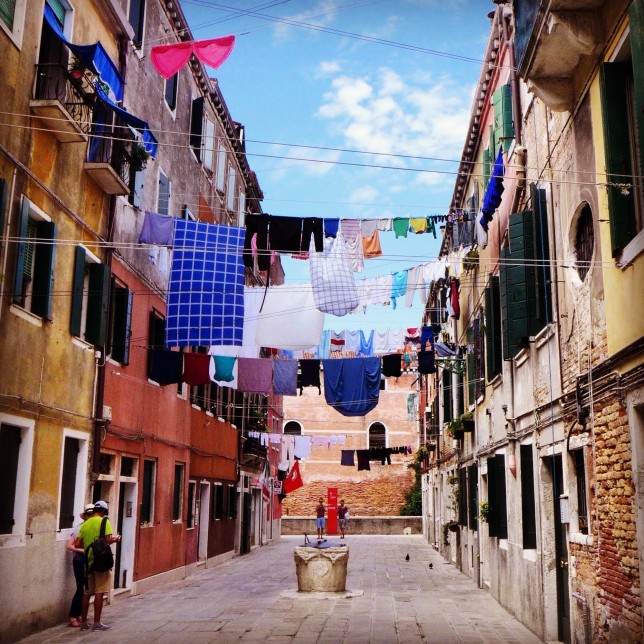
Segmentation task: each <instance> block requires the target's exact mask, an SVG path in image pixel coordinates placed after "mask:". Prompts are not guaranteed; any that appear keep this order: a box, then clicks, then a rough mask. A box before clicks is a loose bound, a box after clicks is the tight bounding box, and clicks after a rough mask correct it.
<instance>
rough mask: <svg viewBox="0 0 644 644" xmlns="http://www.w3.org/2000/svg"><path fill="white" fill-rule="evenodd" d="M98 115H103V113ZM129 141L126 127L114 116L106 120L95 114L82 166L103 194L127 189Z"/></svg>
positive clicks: (129, 134) (123, 191) (128, 183)
mask: <svg viewBox="0 0 644 644" xmlns="http://www.w3.org/2000/svg"><path fill="white" fill-rule="evenodd" d="M102 116H103V117H105V116H106V113H103V114H102ZM109 118H111V115H109ZM133 144H134V141H133V139H132V135H131V132H130V130H129V128H128V127H126V126H123V125H121V124H120V122H118V120H117V122H115V123H114V124H109V123H108V122H101V119H96V118H95V122H94V124H93V125H92V132H91V135H90V142H89V147H88V154H87V161H86V162H85V166H84V168H85V171H86V172H87V174H89V175H90V177H92V179H93V180H94V181H95V182H96V183H97V184H98V185H99V187H100V188H101V189H102V190H103V192H105V193H106V194H108V195H127V194H129V193H130V188H129V186H130V169H131V164H132V156H131V149H132V145H133Z"/></svg>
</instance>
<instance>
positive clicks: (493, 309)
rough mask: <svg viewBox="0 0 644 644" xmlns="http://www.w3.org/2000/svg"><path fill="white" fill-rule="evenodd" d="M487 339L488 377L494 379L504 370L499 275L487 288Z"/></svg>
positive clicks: (494, 276)
mask: <svg viewBox="0 0 644 644" xmlns="http://www.w3.org/2000/svg"><path fill="white" fill-rule="evenodd" d="M485 341H486V343H487V351H486V352H485V356H486V365H487V379H488V380H492V379H493V378H494V377H495V376H496V375H498V374H499V373H501V371H502V370H503V367H502V361H503V353H502V349H501V300H500V288H499V277H498V275H492V276H491V277H490V285H489V286H488V287H487V288H486V289H485Z"/></svg>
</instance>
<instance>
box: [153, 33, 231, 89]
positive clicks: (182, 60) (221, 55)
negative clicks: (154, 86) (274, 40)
mask: <svg viewBox="0 0 644 644" xmlns="http://www.w3.org/2000/svg"><path fill="white" fill-rule="evenodd" d="M234 46H235V36H222V37H221V38H210V39H209V40H196V41H192V40H191V41H186V42H180V43H172V44H170V45H157V46H156V47H152V49H151V50H150V58H151V60H152V64H153V65H154V68H155V69H156V70H157V71H158V72H159V74H161V76H163V78H165V79H166V80H168V79H169V78H170V77H172V76H174V75H175V74H176V73H177V72H178V71H179V70H180V69H181V68H182V67H183V66H184V65H185V64H186V63H187V62H188V60H189V59H190V56H191V55H192V54H194V55H195V56H196V57H197V58H198V59H199V60H200V61H201V62H203V63H205V64H206V65H208V66H209V67H212V68H213V69H217V68H218V67H219V66H220V65H221V64H222V63H223V62H224V61H225V60H226V58H228V56H230V53H231V52H232V50H233V47H234Z"/></svg>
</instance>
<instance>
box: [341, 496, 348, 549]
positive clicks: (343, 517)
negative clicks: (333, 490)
mask: <svg viewBox="0 0 644 644" xmlns="http://www.w3.org/2000/svg"><path fill="white" fill-rule="evenodd" d="M348 522H349V508H348V507H347V506H346V505H345V504H344V499H340V505H339V507H338V523H339V525H340V539H344V530H345V528H346V527H347V523H348Z"/></svg>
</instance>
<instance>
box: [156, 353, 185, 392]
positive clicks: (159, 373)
mask: <svg viewBox="0 0 644 644" xmlns="http://www.w3.org/2000/svg"><path fill="white" fill-rule="evenodd" d="M182 373H183V353H180V352H179V351H170V350H169V349H153V350H152V351H151V354H150V370H149V372H148V377H149V378H150V380H153V381H154V382H156V383H158V384H160V385H162V386H164V385H173V384H179V383H180V382H181V374H182Z"/></svg>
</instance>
